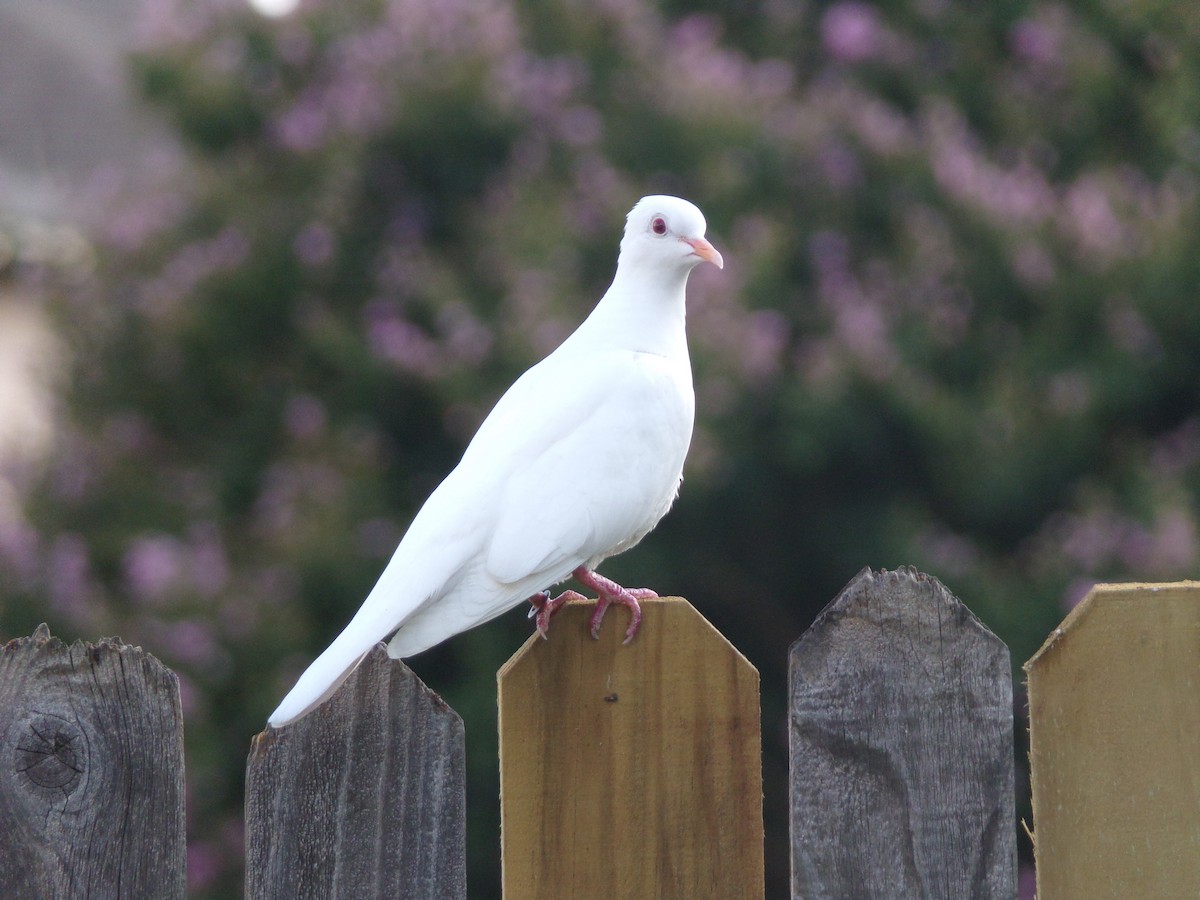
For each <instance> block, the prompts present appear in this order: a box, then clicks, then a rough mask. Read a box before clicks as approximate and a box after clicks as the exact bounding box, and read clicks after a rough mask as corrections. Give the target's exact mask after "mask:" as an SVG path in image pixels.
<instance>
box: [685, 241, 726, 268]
mask: <svg viewBox="0 0 1200 900" xmlns="http://www.w3.org/2000/svg"><path fill="white" fill-rule="evenodd" d="M683 241H684V243H686V244H690V245H691V248H692V252H693V253H695V254H696V255H697V256H698V257H700V258H701V259H702V260H704V261H705V262H710V263H712V264H713V265H714V266H716V267H717V268H718V269H723V268H725V260H724V259H722V258H721V254H720V253H719V252H718V251H717V248H716V247H714V246H713V245H712V244H710V243H709V242H708V241H706V240H705V239H704V238H684V239H683Z"/></svg>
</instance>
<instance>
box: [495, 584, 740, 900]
mask: <svg viewBox="0 0 1200 900" xmlns="http://www.w3.org/2000/svg"><path fill="white" fill-rule="evenodd" d="M593 607H594V604H593V603H591V602H576V603H570V604H568V605H567V606H565V607H563V609H562V610H561V611H560V612H559V614H558V615H557V616H556V617H555V619H554V622H553V624H552V626H551V628H550V637H549V640H545V641H543V640H541V639H540V638H538V637H537V636H536V635H535V636H534V637H531V638H530V639H529V641H528V642H527V643H526V644H525V646H523V647H522V648H521V649H520V650H519V651H517V653H516V654H515V655H514V656H513V657H512V659H510V660H509V661H508V662H507V663H506V664H505V665H504V666H503V667H502V668H501V669H500V673H499V696H500V785H501V786H500V794H501V797H500V806H501V818H502V828H501V833H502V839H501V841H502V847H503V869H504V896H505V897H507V898H510V900H539V898H546V900H563V898H568V897H569V898H572V900H588V898H604V900H610V898H618V900H625V898H630V900H632V898H636V900H644V898H648V897H653V898H658V900H670V898H680V900H697V898H708V897H720V898H724V900H736V898H761V897H762V896H763V855H762V854H763V830H762V761H761V735H760V725H759V701H758V672H757V671H756V670H755V668H754V667H753V666H752V665H750V663H749V662H747V661H746V659H745V658H744V657H743V656H742V655H741V654H740V653H738V652H737V650H736V649H734V647H733V646H731V645H730V644H729V642H728V641H726V640H725V639H724V638H723V637H722V636H721V635H720V634H719V633H718V632H717V631H716V630H715V629H714V628H713V627H712V626H711V625H710V624H709V623H708V622H706V621H705V620H704V618H703V617H701V615H700V614H699V613H698V612H696V610H695V609H694V608H693V607H692V606H691V605H690V604H688V603H687V602H686V601H684V600H680V599H678V598H662V599H656V600H646V601H643V602H642V609H643V611H644V615H645V617H644V619H643V621H642V629H641V631H640V632H639V634H638V636H637V637H636V638H635V639H634V640H633V642H632V643H631V644H629V645H628V646H622V644H621V640H622V638H623V636H624V630H625V626H626V623H627V621H628V619H627V618H625V613H624V610H619V609H614V610H612V611H611V612H610V613H609V617H608V619H607V620H606V621H605V622H604V627H603V629H602V631H601V635H600V640H598V641H594V640H592V639H591V637H590V636H588V633H587V621H588V617H589V616H590V615H591V611H592V609H593Z"/></svg>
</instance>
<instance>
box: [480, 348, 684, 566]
mask: <svg viewBox="0 0 1200 900" xmlns="http://www.w3.org/2000/svg"><path fill="white" fill-rule="evenodd" d="M582 365H583V366H585V367H587V368H588V369H589V373H588V377H587V381H588V382H590V383H591V384H592V385H593V390H592V391H591V392H590V393H591V394H592V397H591V399H592V404H591V406H590V410H589V414H588V415H587V416H586V417H584V418H582V419H580V420H579V421H578V422H576V423H575V424H574V427H572V428H570V429H569V430H563V431H560V432H559V433H558V434H557V435H556V436H555V440H553V441H552V442H549V443H547V445H546V446H545V447H544V448H543V449H542V450H541V452H540V453H537V454H536V455H531V456H530V457H529V458H528V461H527V463H526V464H525V465H523V466H521V467H520V468H519V469H517V470H516V471H514V472H512V473H511V475H510V476H509V478H508V479H507V481H506V483H505V485H504V486H503V491H502V495H501V496H502V501H501V503H500V506H499V508H498V509H497V516H496V522H495V526H494V529H493V532H492V536H491V540H490V542H489V544H488V547H487V559H486V563H485V566H486V569H487V571H488V573H490V574H491V575H492V576H494V577H495V578H496V579H497V580H499V581H502V582H512V581H517V580H519V579H522V578H525V577H526V576H528V575H530V574H533V573H537V574H540V575H542V576H543V577H544V578H545V579H547V580H546V584H554V583H556V582H558V581H561V580H562V579H563V578H565V577H566V576H567V575H568V574H570V572H571V571H572V570H574V569H575V568H576V567H577V566H579V565H583V564H585V563H586V564H589V566H594V565H596V564H598V563H599V561H600V560H602V559H604V558H605V557H608V556H611V555H612V554H613V553H615V552H618V551H619V550H621V549H625V548H627V547H629V546H632V545H633V544H634V543H636V542H637V541H638V540H640V539H641V538H642V537H643V536H644V535H645V534H646V533H647V532H648V531H649V530H650V529H651V528H653V527H654V525H655V523H656V522H658V520H659V519H660V518H662V516H663V515H664V514H665V513H666V511H667V509H668V508H669V507H670V505H671V502H672V500H674V497H675V491H676V488H677V486H678V483H679V476H680V473H681V471H682V469H683V461H684V457H685V456H686V454H687V447H688V444H689V443H690V440H691V432H692V414H693V406H694V401H693V399H692V391H691V378H690V372H689V371H688V370H687V369H686V368H684V369H682V370H681V369H680V367H678V366H673V365H671V364H670V363H668V362H667V361H666V360H664V359H663V358H662V357H659V356H654V355H652V354H646V353H635V352H630V351H622V352H611V353H608V354H604V355H602V356H598V357H597V358H595V359H592V360H588V361H586V362H584V363H582ZM576 378H578V376H576ZM580 472H587V473H588V474H587V477H581V476H580Z"/></svg>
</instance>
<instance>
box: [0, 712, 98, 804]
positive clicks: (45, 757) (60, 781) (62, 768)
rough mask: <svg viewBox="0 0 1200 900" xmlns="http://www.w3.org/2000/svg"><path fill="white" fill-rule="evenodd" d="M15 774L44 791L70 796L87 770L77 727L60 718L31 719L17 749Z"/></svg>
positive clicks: (84, 750)
mask: <svg viewBox="0 0 1200 900" xmlns="http://www.w3.org/2000/svg"><path fill="white" fill-rule="evenodd" d="M15 755H16V759H15V760H14V762H15V765H16V770H17V772H19V773H20V774H22V775H24V776H25V777H26V778H28V779H29V781H31V782H32V783H33V784H35V785H37V786H38V787H39V788H43V789H45V790H51V791H55V792H56V793H61V794H62V795H64V796H65V795H69V794H70V793H71V792H72V791H74V790H75V788H77V787H78V786H79V782H80V776H82V775H83V773H84V771H85V769H86V766H87V742H86V739H85V738H84V735H83V732H82V731H80V729H79V726H78V725H76V724H75V723H74V722H71V721H70V720H69V719H64V718H62V717H60V716H51V715H39V716H37V717H35V718H34V719H32V720H31V721H30V722H29V724H28V728H27V729H26V730H25V731H24V733H23V734H22V735H21V736H20V739H19V740H18V741H17V746H16V754H15Z"/></svg>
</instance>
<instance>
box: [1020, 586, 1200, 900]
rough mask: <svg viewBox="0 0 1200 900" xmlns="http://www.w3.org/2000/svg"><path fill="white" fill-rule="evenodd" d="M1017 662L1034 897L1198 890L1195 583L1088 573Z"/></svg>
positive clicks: (1199, 669)
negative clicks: (1026, 740) (1054, 623)
mask: <svg viewBox="0 0 1200 900" xmlns="http://www.w3.org/2000/svg"><path fill="white" fill-rule="evenodd" d="M1025 672H1026V674H1027V675H1028V678H1029V737H1030V753H1029V759H1030V766H1031V770H1032V771H1031V779H1032V782H1033V822H1034V829H1035V831H1034V835H1035V838H1036V840H1035V847H1036V850H1037V891H1038V897H1039V898H1041V900H1072V898H1080V900H1085V898H1086V900H1097V898H1108V897H1112V898H1126V897H1172V898H1174V897H1179V898H1184V897H1186V898H1194V897H1200V582H1195V581H1189V582H1181V583H1176V584H1161V585H1144V584H1107V585H1097V586H1096V587H1095V588H1093V589H1092V591H1091V592H1090V593H1089V594H1088V595H1087V597H1086V598H1084V600H1083V601H1082V602H1081V603H1080V604H1079V605H1078V606H1076V607H1075V609H1074V610H1072V611H1071V614H1070V615H1068V616H1067V618H1066V619H1065V620H1064V621H1063V623H1062V625H1061V626H1060V627H1059V628H1057V629H1055V631H1054V633H1053V634H1051V636H1050V637H1049V639H1048V640H1047V641H1046V643H1045V644H1044V645H1043V646H1042V648H1041V650H1039V651H1038V652H1037V654H1036V655H1035V656H1034V657H1033V658H1032V659H1031V660H1030V661H1029V662H1028V663H1026V664H1025Z"/></svg>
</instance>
